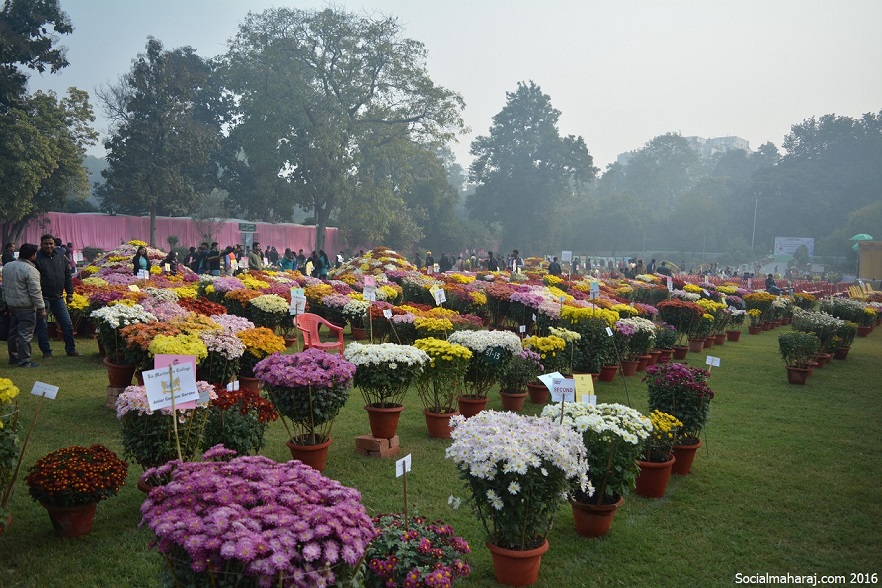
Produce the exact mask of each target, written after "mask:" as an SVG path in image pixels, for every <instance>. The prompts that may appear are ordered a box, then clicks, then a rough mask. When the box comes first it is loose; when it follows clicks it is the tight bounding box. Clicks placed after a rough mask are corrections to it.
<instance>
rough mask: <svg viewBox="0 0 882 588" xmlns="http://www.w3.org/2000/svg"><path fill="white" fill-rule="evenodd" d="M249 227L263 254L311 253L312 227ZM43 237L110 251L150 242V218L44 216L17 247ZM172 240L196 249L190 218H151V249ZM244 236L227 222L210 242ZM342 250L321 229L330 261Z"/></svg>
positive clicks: (330, 232)
mask: <svg viewBox="0 0 882 588" xmlns="http://www.w3.org/2000/svg"><path fill="white" fill-rule="evenodd" d="M43 221H45V222H43ZM249 224H254V225H256V227H255V228H256V229H257V230H256V231H255V232H254V238H253V241H257V242H259V243H260V245H261V247H262V248H263V249H264V251H266V249H267V248H268V247H269V246H270V245H273V246H275V248H276V249H278V250H279V253H281V252H283V251H284V250H285V248H286V247H290V248H291V249H293V250H294V252H295V253H296V252H297V250H298V249H303V250H304V251H305V252H306V254H307V255H309V253H310V252H311V251H312V250H313V249H314V248H315V233H316V229H315V227H314V226H306V225H295V224H289V223H279V224H270V223H249ZM46 233H51V234H52V235H54V236H55V237H58V238H60V239H61V240H62V241H63V242H64V243H73V245H74V249H75V250H77V251H80V250H82V249H83V247H89V246H91V247H98V248H100V249H104V250H110V249H114V248H115V247H118V246H119V245H120V244H121V243H124V242H126V241H130V240H132V239H140V240H141V241H145V242H147V241H149V239H150V218H149V217H146V216H125V215H119V214H118V215H113V216H111V215H108V214H99V213H82V214H71V213H65V212H49V213H47V214H45V215H44V216H43V217H42V220H37V221H31V223H30V225H29V226H28V228H27V229H25V232H24V235H23V236H22V240H21V243H34V244H39V243H40V236H41V235H43V234H46ZM171 235H174V236H176V237H177V238H178V245H179V246H181V247H190V246H198V245H199V243H200V242H201V241H202V237H201V236H200V235H199V232H198V231H197V230H196V225H195V224H194V223H193V220H192V219H189V218H173V217H162V216H161V217H156V246H157V247H159V248H160V249H164V250H167V249H168V241H167V240H166V239H167V238H168V237H169V236H171ZM243 236H244V234H243V233H242V232H241V231H240V230H239V221H227V223H226V224H225V225H224V226H223V227H222V228H221V230H220V233H219V235H218V236H217V237H215V239H216V240H217V242H218V243H219V244H220V245H221V246H222V247H226V246H227V245H235V244H236V243H242V242H243ZM344 245H345V244H344V243H343V240H342V237H341V236H340V235H339V231H338V229H337V228H335V227H333V228H327V229H325V251H326V252H327V253H328V257H331V258H333V256H334V255H335V254H336V253H337V252H339V251H340V249H341V248H342V247H343V246H344Z"/></svg>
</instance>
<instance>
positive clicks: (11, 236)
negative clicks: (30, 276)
mask: <svg viewBox="0 0 882 588" xmlns="http://www.w3.org/2000/svg"><path fill="white" fill-rule="evenodd" d="M36 216H37V215H35V214H29V215H27V216H25V217H24V218H23V219H19V220H17V221H9V222H7V223H3V243H15V244H16V245H18V246H19V247H20V246H21V243H20V242H19V241H21V236H22V235H23V234H24V232H25V229H27V228H28V225H29V224H30V222H31V220H33V219H35V218H36ZM34 245H40V244H39V243H34ZM17 250H18V247H16V251H17Z"/></svg>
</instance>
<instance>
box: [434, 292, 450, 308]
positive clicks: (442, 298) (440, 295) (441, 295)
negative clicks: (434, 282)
mask: <svg viewBox="0 0 882 588" xmlns="http://www.w3.org/2000/svg"><path fill="white" fill-rule="evenodd" d="M432 295H433V296H435V304H437V305H438V306H441V304H443V303H444V302H447V294H446V293H445V292H444V288H436V289H435V290H433V291H432Z"/></svg>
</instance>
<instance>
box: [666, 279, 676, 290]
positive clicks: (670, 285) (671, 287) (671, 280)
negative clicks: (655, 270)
mask: <svg viewBox="0 0 882 588" xmlns="http://www.w3.org/2000/svg"><path fill="white" fill-rule="evenodd" d="M667 281H668V292H673V291H674V278H672V277H671V276H668V278H667Z"/></svg>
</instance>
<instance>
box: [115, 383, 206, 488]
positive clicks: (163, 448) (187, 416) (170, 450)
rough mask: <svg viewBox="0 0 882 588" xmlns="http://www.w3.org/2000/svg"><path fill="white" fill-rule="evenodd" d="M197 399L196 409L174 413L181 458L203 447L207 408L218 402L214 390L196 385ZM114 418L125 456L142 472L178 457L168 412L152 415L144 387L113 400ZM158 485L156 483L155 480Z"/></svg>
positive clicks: (135, 387)
mask: <svg viewBox="0 0 882 588" xmlns="http://www.w3.org/2000/svg"><path fill="white" fill-rule="evenodd" d="M196 389H197V390H198V391H199V396H200V399H199V400H198V401H197V402H196V407H195V408H192V409H189V410H176V411H175V413H176V417H177V419H178V426H177V429H178V438H179V439H180V447H181V453H182V456H183V458H184V459H185V460H186V459H193V457H194V456H195V455H196V453H197V452H198V451H199V449H201V447H202V437H203V431H204V429H205V422H206V419H207V418H208V404H209V402H211V400H214V399H216V398H217V393H216V391H215V389H214V386H212V385H211V384H209V383H208V382H204V381H201V380H200V381H197V382H196ZM116 418H117V419H119V422H120V425H121V426H122V444H123V449H124V450H125V455H126V456H127V457H130V458H132V459H134V460H135V461H136V462H138V464H139V465H140V466H141V467H143V468H144V469H145V470H146V469H149V468H153V467H156V466H158V465H161V464H164V463H166V462H167V461H169V460H171V459H175V458H177V457H178V453H177V443H176V441H175V437H174V431H173V428H174V427H173V424H172V418H173V417H172V410H171V408H170V407H169V408H163V409H160V410H157V411H151V410H150V405H149V403H148V401H147V389H146V388H145V387H144V386H129V387H128V388H126V389H125V391H123V393H122V394H120V395H119V397H118V398H117V399H116ZM154 482H158V480H154Z"/></svg>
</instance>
